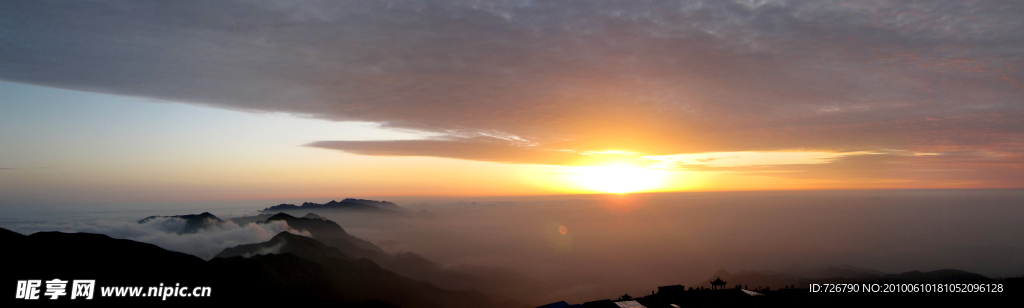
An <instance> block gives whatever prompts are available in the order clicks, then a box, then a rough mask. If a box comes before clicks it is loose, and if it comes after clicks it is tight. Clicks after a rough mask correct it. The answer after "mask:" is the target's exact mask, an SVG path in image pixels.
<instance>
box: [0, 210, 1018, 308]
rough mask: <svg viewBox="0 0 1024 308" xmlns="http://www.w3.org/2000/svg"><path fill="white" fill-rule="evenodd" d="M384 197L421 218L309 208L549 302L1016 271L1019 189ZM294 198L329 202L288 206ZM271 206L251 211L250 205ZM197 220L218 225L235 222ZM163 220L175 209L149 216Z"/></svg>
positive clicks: (208, 243) (239, 232) (121, 232)
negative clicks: (543, 293) (535, 288)
mask: <svg viewBox="0 0 1024 308" xmlns="http://www.w3.org/2000/svg"><path fill="white" fill-rule="evenodd" d="M375 199H379V198H375ZM339 200H340V198H339ZM386 200H388V201H394V202H396V203H398V204H399V205H400V206H403V207H406V208H409V209H411V210H414V211H418V210H427V211H429V212H430V213H432V214H433V215H432V217H431V218H422V217H417V218H381V217H380V216H375V215H362V214H351V213H344V212H317V213H318V214H320V215H322V216H325V217H327V218H329V219H331V220H334V221H336V222H338V223H339V224H340V225H341V226H342V227H344V228H345V229H346V230H347V231H348V232H349V233H351V234H353V235H355V236H357V237H360V238H363V239H366V240H369V241H371V242H373V243H375V244H377V245H378V246H380V247H381V248H383V249H384V250H386V251H388V252H392V253H397V252H404V251H412V252H416V253H418V254H420V255H423V256H425V257H426V258H428V259H430V260H433V261H435V262H438V263H442V264H445V265H451V266H454V265H458V264H472V265H485V266H501V267H505V268H509V269H512V270H515V271H517V272H519V273H522V274H525V275H528V276H531V277H534V278H537V279H540V280H542V281H545V282H548V283H550V284H551V285H552V294H550V295H549V296H547V297H546V299H550V300H551V301H556V300H567V301H570V302H582V301H588V300H596V299H603V298H610V297H617V296H618V295H621V294H623V293H627V292H628V293H629V294H631V295H641V294H644V293H647V294H649V293H650V291H651V290H655V289H656V288H657V286H661V285H671V284H683V285H694V284H697V283H699V282H701V281H703V280H705V279H707V278H709V277H710V276H711V275H712V274H714V273H715V272H716V271H717V270H719V269H726V270H729V271H738V270H775V271H779V270H782V269H783V268H785V267H787V266H789V265H792V264H799V265H803V266H815V265H821V264H850V265H854V266H859V267H865V268H870V269H876V270H881V271H884V272H889V273H899V272H905V271H910V270H922V271H929V270H937V269H944V268H956V269H961V270H966V271H970V272H976V273H980V274H983V275H987V276H989V277H1005V276H1011V275H1017V276H1019V275H1022V274H1024V223H1022V222H1024V191H1021V190H949V191H932V190H917V191H838V192H836V191H832V192H719V193H672V194H634V195H624V196H556V197H508V198H453V199H439V198H386ZM302 201H313V202H321V203H322V202H325V201H328V200H295V201H293V203H301V202H302ZM257 203H259V202H253V204H257ZM270 205H274V204H263V203H259V204H258V205H254V206H253V210H256V209H261V208H263V207H266V206H270ZM209 211H210V212H212V213H213V214H215V215H218V216H221V218H231V217H232V216H237V214H235V215H228V214H225V213H218V211H217V209H216V208H211V209H210V210H209ZM173 214H181V213H160V215H173ZM141 218H142V217H137V219H141ZM0 223H3V225H0V227H4V228H9V229H12V230H14V231H18V232H22V233H26V234H27V233H31V232H34V231H41V230H46V229H47V228H49V229H60V231H84V232H97V233H105V234H110V235H111V236H114V237H121V238H132V239H136V240H140V241H149V242H153V243H155V244H157V245H160V246H162V247H165V248H168V249H172V250H178V251H184V252H188V253H193V254H196V255H199V256H201V257H204V258H209V257H211V256H212V255H213V254H216V253H217V251H219V249H223V248H224V247H229V246H233V245H237V244H244V242H246V241H253V242H256V241H265V240H266V239H269V237H271V236H273V235H274V234H275V232H279V231H280V230H281V229H282V226H279V225H268V226H262V227H252V226H249V227H245V226H237V225H236V226H233V227H232V226H228V227H224V228H223V229H224V230H220V231H218V232H223V233H216V232H212V231H211V232H210V233H203V232H200V233H198V234H186V235H180V236H182V237H188V236H192V238H191V239H187V238H176V239H172V238H171V237H172V236H171V235H169V234H168V235H161V236H159V237H157V236H153V235H147V234H150V233H146V232H156V231H153V230H148V231H147V230H142V231H139V230H137V229H134V228H139V227H138V226H137V224H135V222H134V221H128V222H123V223H122V224H121V225H119V226H118V225H116V224H115V225H114V226H110V225H109V224H95V223H93V224H76V223H63V224H54V223H47V222H39V223H32V222H24V221H23V222H13V221H2V222H0ZM133 224H135V225H133ZM71 229H77V230H71ZM157 231H159V230H157ZM217 234H223V235H222V236H218V235H217ZM247 234H248V235H247ZM228 235H230V236H228ZM188 245H192V246H194V248H188ZM221 246H223V247H221ZM546 299H545V300H546Z"/></svg>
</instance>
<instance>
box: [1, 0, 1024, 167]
mask: <svg viewBox="0 0 1024 308" xmlns="http://www.w3.org/2000/svg"><path fill="white" fill-rule="evenodd" d="M1022 14H1024V4H1020V3H1010V2H963V1H921V2H918V1H910V2H907V1H687V2H660V1H501V2H486V3H481V2H477V1H426V0H424V1H340V2H339V1H303V2H288V3H281V2H277V1H245V2H231V1H223V2H207V1H196V2H189V1H175V2H146V3H139V2H134V1H100V2H91V3H89V4H82V3H67V2H48V1H32V2H7V3H3V4H0V23H2V27H0V29H3V30H0V59H3V60H0V79H2V80H8V81H14V82H21V83H30V84H40V85H46V86H52V87H60V88H68V89H76V90H84V91H95V92H104V93H115V94H124V95H133V96H142V97H150V98H156V99H162V100H169V101H178V102H187V103H193V104H200V105H207V106H213V107H218V108H228V109H236V110H246V111H255V112H287V113H294V114H302V115H309V116H314V117H319V118H324V119H330V120H338V121H348V120H357V121H373V122H378V123H382V125H384V126H386V127H393V128H403V129H417V130H424V131H431V132H436V133H441V134H445V135H448V136H449V138H448V139H446V140H422V141H380V142H374V141H359V142H354V141H330V140H325V141H321V142H315V143H313V144H311V145H312V146H315V147H322V148H330V149H337V150H342V151H347V152H351V153H357V154H365V155H400V156H405V155H416V156H437V157H448V158H457V159H470V160H484V161H500V162H515V163H544V164H573V163H574V162H575V161H576V160H575V157H574V156H573V155H572V154H564V153H562V152H558V151H571V153H583V152H587V151H603V150H621V151H631V152H638V153H641V154H642V155H673V154H682V153H706V152H733V151H781V150H795V149H799V150H822V151H869V150H880V149H897V150H908V151H920V149H921V148H935V147H956V148H958V149H957V150H958V151H1013V152H1020V149H1021V145H1022V144H1024V134H1021V132H1022V130H1024V120H1021V119H1024V105H1022V104H1020V97H1021V96H1022V94H1024V93H1022V91H1024V90H1022V89H1024V87H1022V86H1021V82H1022V81H1024V69H1022V65H1024V61H1022V60H1024V57H1022V55H1024V47H1022V46H1024V32H1021V31H1019V29H1021V28H1022V27H1024V21H1022V20H1021V19H1020V18H1019V16H1021V15H1022ZM482 134H487V135H492V136H502V137H504V138H508V139H505V140H506V142H505V143H502V142H498V141H497V140H487V141H483V140H482V139H480V138H479V137H480V136H481V135H482ZM499 139H500V138H499ZM1004 163H1006V164H1009V163H1010V162H1008V161H1004Z"/></svg>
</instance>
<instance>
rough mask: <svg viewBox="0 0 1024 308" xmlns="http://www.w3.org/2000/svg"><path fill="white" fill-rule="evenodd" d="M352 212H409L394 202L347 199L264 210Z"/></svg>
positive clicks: (280, 206) (278, 206) (276, 206)
mask: <svg viewBox="0 0 1024 308" xmlns="http://www.w3.org/2000/svg"><path fill="white" fill-rule="evenodd" d="M312 209H318V210H350V211H362V212H378V213H390V214H404V213H407V212H409V210H407V209H405V208H403V207H400V206H398V205H397V204H394V203H392V202H387V201H375V200H365V199H354V198H346V199H344V200H341V201H337V200H331V201H330V202H327V203H324V204H319V203H313V202H304V203H302V205H300V206H296V205H294V204H278V205H275V206H271V207H268V208H266V209H263V212H278V211H293V210H312Z"/></svg>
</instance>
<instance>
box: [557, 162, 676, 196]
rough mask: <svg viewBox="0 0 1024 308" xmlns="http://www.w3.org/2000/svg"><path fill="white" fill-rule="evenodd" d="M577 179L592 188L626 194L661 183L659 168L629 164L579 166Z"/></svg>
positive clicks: (648, 188) (586, 186)
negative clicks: (653, 168)
mask: <svg viewBox="0 0 1024 308" xmlns="http://www.w3.org/2000/svg"><path fill="white" fill-rule="evenodd" d="M576 171H577V172H576V173H577V176H576V181H577V182H578V183H579V184H580V185H582V186H583V187H585V188H587V189H591V190H596V191H601V192H606V193H613V194H625V193H632V192H638V191H645V190H650V189H653V188H655V187H657V186H658V185H659V184H661V181H662V174H661V172H659V171H658V170H652V169H648V168H642V167H635V166H629V165H611V166H591V167H577V168H576Z"/></svg>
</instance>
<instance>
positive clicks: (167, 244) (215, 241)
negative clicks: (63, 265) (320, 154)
mask: <svg viewBox="0 0 1024 308" xmlns="http://www.w3.org/2000/svg"><path fill="white" fill-rule="evenodd" d="M11 227H12V230H14V231H17V232H20V233H22V234H32V233H35V232H41V231H60V232H86V233H97V234H105V235H108V236H110V237H113V238H119V239H129V240H134V241H139V242H143V243H150V244H153V245H157V246H160V247H161V248H164V249H167V250H172V251H177V252H183V253H187V254H190V255H194V256H197V257H200V258H203V259H211V258H213V257H214V256H215V255H217V254H218V253H220V252H221V251H222V250H224V249H225V248H228V247H234V246H237V245H242V244H252V243H260V242H265V241H268V240H270V239H271V238H273V237H274V236H275V235H277V234H278V233H281V232H291V233H295V234H300V235H304V236H311V235H310V234H309V233H308V232H304V231H303V232H299V231H296V230H292V229H291V228H290V227H288V224H287V223H285V222H283V221H274V222H270V223H267V224H246V225H242V226H240V225H238V224H236V223H234V222H230V221H225V222H224V223H221V224H215V225H210V226H208V227H206V228H203V229H200V230H199V231H198V232H196V233H191V234H188V233H186V234H178V233H179V231H181V230H183V229H184V228H185V227H186V223H185V221H184V220H182V219H180V218H174V217H157V218H154V219H152V220H149V221H147V222H146V223H141V224H140V223H137V222H134V221H122V220H76V221H48V222H40V223H25V224H20V225H16V226H11Z"/></svg>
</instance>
